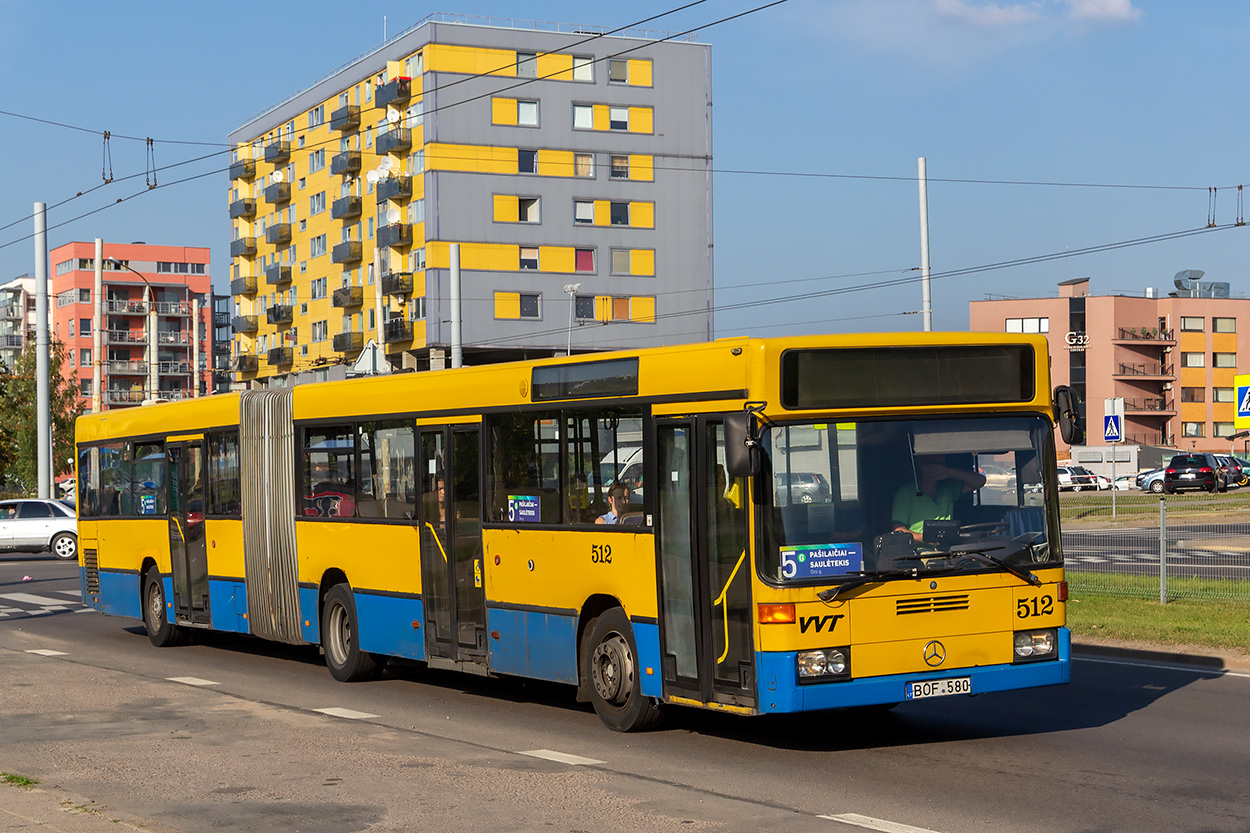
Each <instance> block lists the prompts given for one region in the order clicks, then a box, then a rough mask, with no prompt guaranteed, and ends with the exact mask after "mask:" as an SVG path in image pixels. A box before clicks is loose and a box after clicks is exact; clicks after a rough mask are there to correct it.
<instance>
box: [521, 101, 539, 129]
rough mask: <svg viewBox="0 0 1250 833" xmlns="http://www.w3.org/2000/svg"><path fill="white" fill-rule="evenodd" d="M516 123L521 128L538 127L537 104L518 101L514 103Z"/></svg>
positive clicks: (535, 102)
mask: <svg viewBox="0 0 1250 833" xmlns="http://www.w3.org/2000/svg"><path fill="white" fill-rule="evenodd" d="M516 123H517V124H519V125H521V126H522V127H538V102H537V101H518V102H517V103H516Z"/></svg>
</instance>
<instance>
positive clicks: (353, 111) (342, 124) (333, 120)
mask: <svg viewBox="0 0 1250 833" xmlns="http://www.w3.org/2000/svg"><path fill="white" fill-rule="evenodd" d="M357 127H360V105H359V104H348V105H346V106H344V107H340V108H339V109H337V110H335V111H333V112H332V113H330V129H331V130H355V129H356V128H357Z"/></svg>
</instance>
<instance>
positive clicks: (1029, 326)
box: [1004, 318, 1050, 333]
mask: <svg viewBox="0 0 1250 833" xmlns="http://www.w3.org/2000/svg"><path fill="white" fill-rule="evenodd" d="M1004 332H1008V333H1049V332H1050V319H1049V318H1008V319H1007V321H1006V328H1005V330H1004Z"/></svg>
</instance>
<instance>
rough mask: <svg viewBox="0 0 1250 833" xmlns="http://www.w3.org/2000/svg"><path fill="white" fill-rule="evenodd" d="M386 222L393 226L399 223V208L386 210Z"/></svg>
mask: <svg viewBox="0 0 1250 833" xmlns="http://www.w3.org/2000/svg"><path fill="white" fill-rule="evenodd" d="M386 222H388V223H390V224H391V225H394V224H395V223H398V222H399V209H398V208H388V209H386Z"/></svg>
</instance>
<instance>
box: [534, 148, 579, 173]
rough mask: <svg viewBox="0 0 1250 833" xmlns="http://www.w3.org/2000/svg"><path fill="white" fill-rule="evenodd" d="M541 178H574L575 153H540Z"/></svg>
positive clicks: (543, 151)
mask: <svg viewBox="0 0 1250 833" xmlns="http://www.w3.org/2000/svg"><path fill="white" fill-rule="evenodd" d="M538 175H539V176H573V151H571V150H540V151H538Z"/></svg>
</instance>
